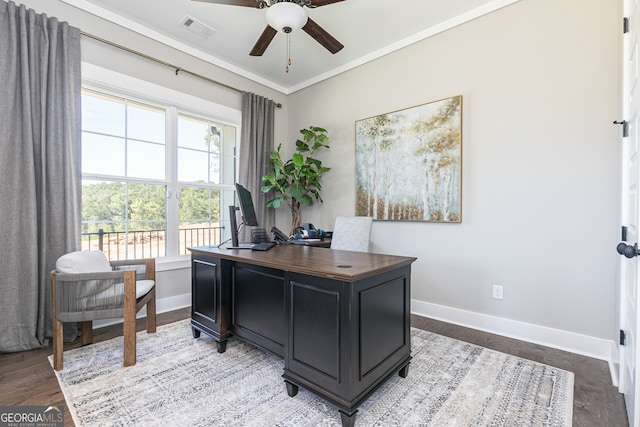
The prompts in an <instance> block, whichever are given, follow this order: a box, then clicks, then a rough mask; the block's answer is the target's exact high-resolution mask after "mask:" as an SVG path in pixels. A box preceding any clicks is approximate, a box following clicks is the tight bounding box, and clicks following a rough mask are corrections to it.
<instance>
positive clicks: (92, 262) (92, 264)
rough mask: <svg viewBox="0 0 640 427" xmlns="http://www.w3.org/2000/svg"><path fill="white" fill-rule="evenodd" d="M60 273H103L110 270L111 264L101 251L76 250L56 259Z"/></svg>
mask: <svg viewBox="0 0 640 427" xmlns="http://www.w3.org/2000/svg"><path fill="white" fill-rule="evenodd" d="M56 270H58V271H59V272H60V273H67V274H78V273H104V272H107V271H112V268H111V264H110V263H109V260H108V259H107V257H106V256H105V255H104V254H103V253H102V252H101V251H77V252H70V253H68V254H66V255H63V256H61V257H60V258H58V261H56Z"/></svg>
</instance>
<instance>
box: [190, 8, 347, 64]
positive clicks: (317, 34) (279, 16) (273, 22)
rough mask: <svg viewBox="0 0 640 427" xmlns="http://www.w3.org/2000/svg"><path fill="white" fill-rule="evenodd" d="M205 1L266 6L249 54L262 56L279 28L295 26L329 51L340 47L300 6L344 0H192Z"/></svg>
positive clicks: (285, 30) (294, 27)
mask: <svg viewBox="0 0 640 427" xmlns="http://www.w3.org/2000/svg"><path fill="white" fill-rule="evenodd" d="M195 1H200V2H205V3H218V4H227V5H232V6H244V7H253V8H256V9H264V8H268V9H267V14H266V18H267V22H268V25H267V26H266V28H265V29H264V31H263V32H262V35H261V36H260V38H259V39H258V41H257V42H256V44H255V46H253V49H251V52H250V53H249V55H251V56H262V54H264V52H265V51H266V50H267V47H269V44H270V43H271V41H272V40H273V38H274V37H275V35H276V34H277V33H278V31H282V32H284V33H286V34H289V33H291V32H292V31H295V30H297V29H300V28H302V30H303V31H304V32H305V33H307V34H309V35H310V36H311V37H313V38H314V39H315V40H316V41H317V42H318V43H320V44H321V45H322V46H324V47H325V48H326V49H327V50H328V51H329V52H331V53H334V54H335V53H337V52H339V51H340V50H342V48H343V47H344V46H343V45H342V43H340V42H339V41H338V40H336V39H335V38H334V37H333V36H332V35H331V34H329V33H328V32H327V31H326V30H324V29H323V28H322V27H321V26H320V25H318V24H317V23H316V22H315V21H313V20H312V19H311V18H309V17H308V16H307V13H306V12H305V11H304V9H303V6H306V7H308V8H316V7H320V6H325V5H328V4H332V3H338V2H341V1H344V0H195Z"/></svg>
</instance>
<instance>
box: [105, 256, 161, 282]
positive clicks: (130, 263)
mask: <svg viewBox="0 0 640 427" xmlns="http://www.w3.org/2000/svg"><path fill="white" fill-rule="evenodd" d="M109 262H110V263H111V266H112V267H114V268H115V269H116V270H126V269H127V267H133V268H136V267H137V266H142V265H144V278H145V279H146V280H156V260H155V258H141V259H126V260H118V261H109ZM136 271H138V269H136Z"/></svg>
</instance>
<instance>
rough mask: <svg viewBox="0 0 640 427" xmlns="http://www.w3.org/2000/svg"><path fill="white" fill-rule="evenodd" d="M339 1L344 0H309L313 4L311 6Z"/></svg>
mask: <svg viewBox="0 0 640 427" xmlns="http://www.w3.org/2000/svg"><path fill="white" fill-rule="evenodd" d="M341 1H344V0H311V4H312V5H313V7H320V6H326V5H328V4H332V3H338V2H341Z"/></svg>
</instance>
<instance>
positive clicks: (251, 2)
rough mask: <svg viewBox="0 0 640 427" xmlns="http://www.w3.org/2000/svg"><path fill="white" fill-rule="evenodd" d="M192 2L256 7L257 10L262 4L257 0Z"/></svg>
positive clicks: (200, 0) (201, 0)
mask: <svg viewBox="0 0 640 427" xmlns="http://www.w3.org/2000/svg"><path fill="white" fill-rule="evenodd" d="M192 1H199V2H203V3H217V4H228V5H231V6H245V7H255V8H256V9H260V2H258V1H257V0H192Z"/></svg>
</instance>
